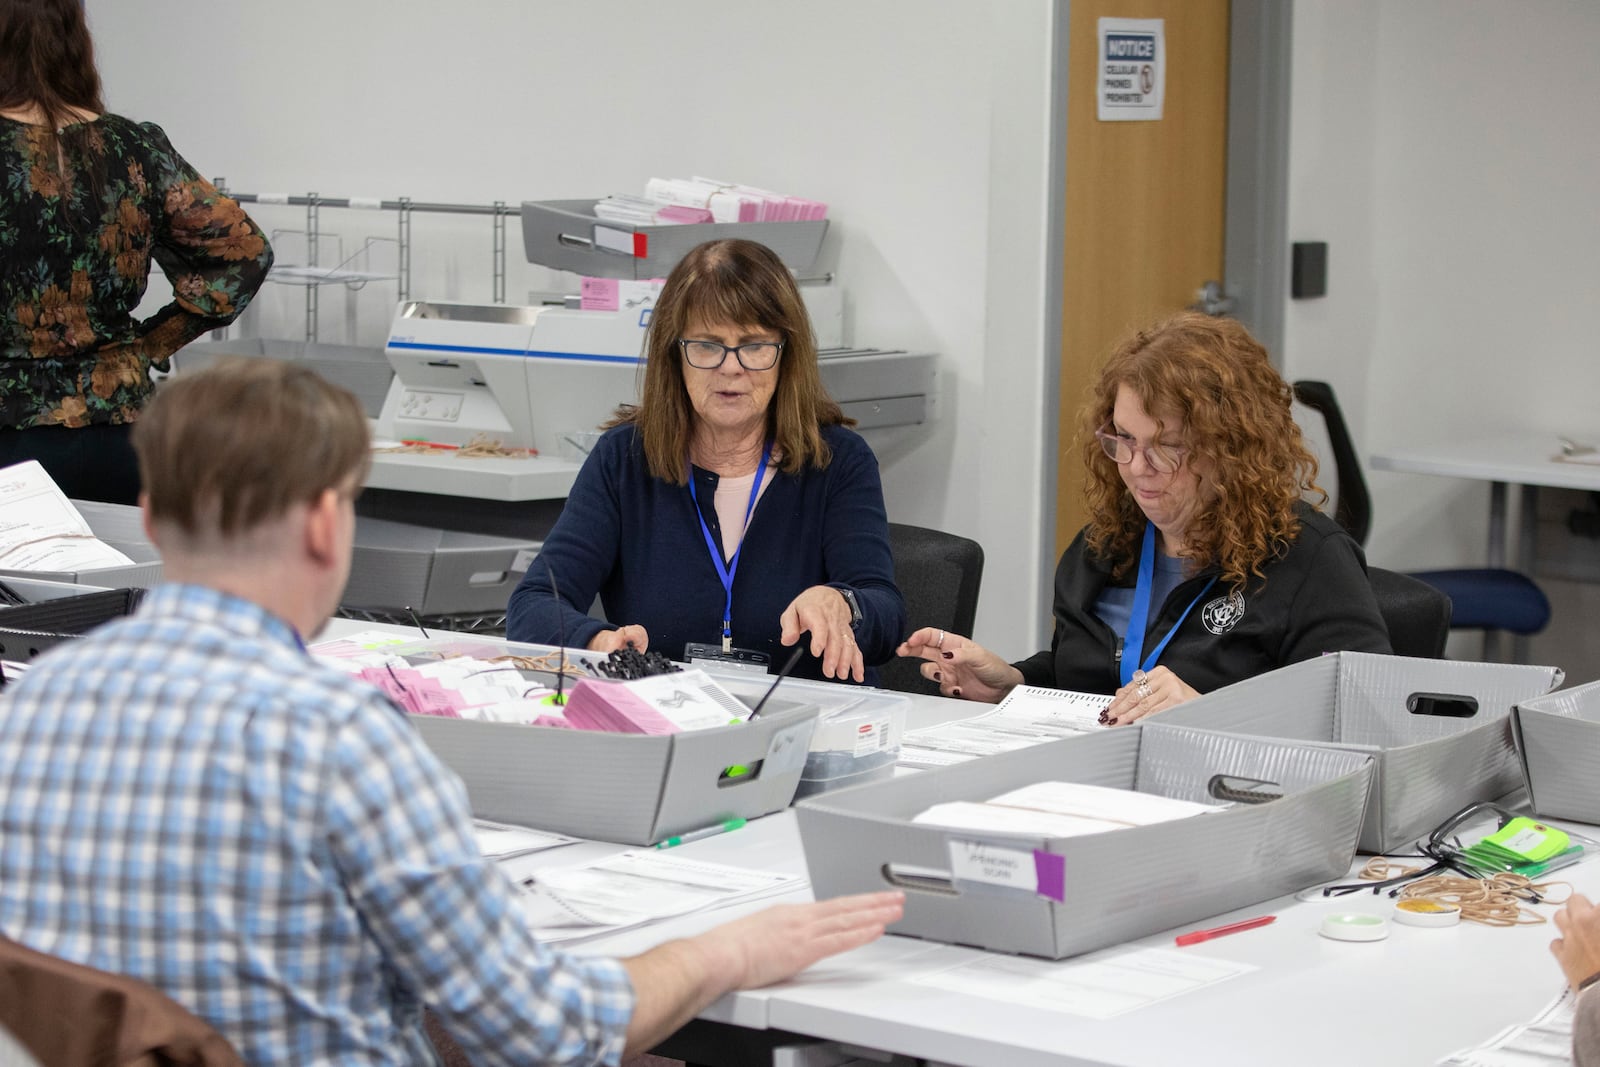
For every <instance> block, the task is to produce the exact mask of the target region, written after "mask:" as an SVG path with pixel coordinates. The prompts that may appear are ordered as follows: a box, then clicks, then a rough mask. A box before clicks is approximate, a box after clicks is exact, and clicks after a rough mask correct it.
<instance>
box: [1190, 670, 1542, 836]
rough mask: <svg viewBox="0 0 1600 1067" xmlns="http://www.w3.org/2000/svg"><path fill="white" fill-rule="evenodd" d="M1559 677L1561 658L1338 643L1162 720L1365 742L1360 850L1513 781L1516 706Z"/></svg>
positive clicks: (1426, 827)
mask: <svg viewBox="0 0 1600 1067" xmlns="http://www.w3.org/2000/svg"><path fill="white" fill-rule="evenodd" d="M1561 679H1562V673H1561V671H1560V670H1558V669H1557V668H1555V667H1531V666H1523V665H1521V664H1506V663H1458V662H1452V661H1448V660H1432V659H1417V658H1413V657H1410V656H1379V655H1374V654H1372V653H1366V652H1336V653H1330V654H1329V655H1325V656H1321V657H1318V658H1317V659H1313V660H1306V661H1305V662H1303V663H1296V664H1292V665H1290V666H1288V667H1282V668H1280V669H1278V670H1275V671H1270V672H1268V673H1266V674H1262V675H1258V676H1257V677H1255V678H1249V679H1246V680H1245V681H1242V682H1236V683H1234V684H1233V685H1230V686H1224V687H1223V688H1221V689H1218V690H1215V691H1214V692H1211V693H1207V694H1206V695H1204V696H1201V697H1198V698H1196V699H1194V700H1191V701H1189V702H1187V703H1185V704H1181V705H1179V706H1178V707H1176V708H1173V709H1172V710H1170V711H1165V712H1162V713H1161V721H1163V722H1166V723H1174V724H1181V725H1185V726H1194V727H1199V728H1202V729H1207V730H1222V731H1226V732H1228V733H1233V734H1246V735H1252V736H1258V737H1274V738H1286V739H1290V740H1293V741H1299V742H1304V743H1307V744H1313V745H1322V746H1328V747H1334V748H1343V749H1349V750H1352V751H1356V752H1365V753H1370V754H1371V755H1372V756H1373V757H1374V758H1375V760H1376V761H1377V765H1376V768H1375V770H1374V772H1373V776H1372V797H1371V800H1370V801H1369V803H1368V805H1367V819H1366V826H1365V828H1364V829H1363V830H1362V833H1361V850H1362V851H1363V852H1385V851H1388V850H1390V849H1395V848H1402V847H1405V846H1407V845H1409V844H1410V843H1411V842H1413V841H1415V840H1416V839H1417V838H1418V837H1420V836H1422V835H1423V834H1426V833H1428V832H1429V831H1430V830H1432V829H1433V828H1434V827H1436V826H1438V825H1439V824H1440V823H1441V822H1443V821H1444V820H1445V819H1446V818H1448V817H1449V816H1450V815H1452V814H1454V813H1455V812H1456V811H1458V810H1459V809H1461V808H1462V807H1464V806H1466V805H1467V804H1471V803H1473V802H1475V801H1480V800H1494V799H1496V798H1498V797H1501V796H1504V795H1505V794H1506V793H1509V792H1512V791H1514V790H1515V789H1517V788H1518V787H1519V786H1520V785H1521V784H1522V771H1521V768H1520V766H1519V764H1518V762H1517V756H1516V751H1515V748H1514V746H1513V744H1512V740H1511V721H1510V716H1511V708H1512V706H1513V705H1514V704H1517V703H1518V702H1520V701H1525V700H1529V699H1531V698H1533V697H1536V696H1539V695H1540V694H1543V693H1548V692H1549V691H1550V690H1552V689H1554V688H1555V687H1556V686H1558V685H1560V684H1561Z"/></svg>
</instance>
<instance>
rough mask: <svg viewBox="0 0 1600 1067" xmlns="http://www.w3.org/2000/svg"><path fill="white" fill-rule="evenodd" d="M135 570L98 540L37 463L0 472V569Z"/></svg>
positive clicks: (130, 563) (128, 561) (130, 561)
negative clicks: (127, 568) (120, 568)
mask: <svg viewBox="0 0 1600 1067" xmlns="http://www.w3.org/2000/svg"><path fill="white" fill-rule="evenodd" d="M132 565H133V560H131V559H129V558H128V557H127V556H125V555H123V554H122V553H121V552H118V551H117V550H116V549H114V548H112V547H111V546H110V545H108V544H106V543H105V542H104V541H101V540H100V539H98V538H97V537H95V535H94V531H93V530H91V529H90V528H89V523H88V522H87V521H86V520H85V519H84V517H83V516H82V515H81V514H79V513H78V509H77V508H75V507H73V506H72V501H70V500H68V499H67V496H66V494H65V493H63V492H62V491H61V489H60V488H59V487H58V486H57V485H56V483H55V481H54V480H53V479H51V477H50V475H48V474H46V473H45V470H44V468H43V467H41V466H40V465H39V463H38V461H37V460H31V459H30V460H28V461H27V462H26V463H18V464H16V465H15V466H11V467H6V468H5V469H4V470H0V569H4V570H9V571H73V572H76V571H85V570H93V569H95V568H99V567H129V566H132Z"/></svg>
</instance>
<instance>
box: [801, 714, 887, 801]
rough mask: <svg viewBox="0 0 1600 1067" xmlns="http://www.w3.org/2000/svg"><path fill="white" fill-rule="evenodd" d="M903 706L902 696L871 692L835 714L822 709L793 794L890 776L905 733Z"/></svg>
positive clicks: (820, 791) (808, 794) (856, 783)
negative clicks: (798, 782)
mask: <svg viewBox="0 0 1600 1067" xmlns="http://www.w3.org/2000/svg"><path fill="white" fill-rule="evenodd" d="M906 704H907V701H906V699H905V697H902V696H896V695H894V694H891V693H880V692H876V691H874V692H868V693H861V694H860V695H859V696H858V697H857V699H855V700H853V701H850V702H849V703H848V704H846V705H845V706H843V707H840V708H838V709H836V710H833V711H828V710H824V711H823V712H822V714H821V716H820V717H819V718H818V720H817V729H816V732H815V733H813V734H812V735H811V751H810V753H808V754H807V755H806V765H805V767H804V768H802V769H801V771H800V785H799V786H798V787H797V788H796V789H795V791H794V795H795V796H796V797H804V796H810V795H812V794H813V793H824V792H827V791H828V790H830V789H839V788H842V787H844V786H847V785H859V784H860V783H862V782H872V781H876V780H877V779H879V778H889V777H892V776H893V775H894V765H895V763H896V762H897V761H898V760H899V759H900V739H901V738H902V737H904V736H905V732H906Z"/></svg>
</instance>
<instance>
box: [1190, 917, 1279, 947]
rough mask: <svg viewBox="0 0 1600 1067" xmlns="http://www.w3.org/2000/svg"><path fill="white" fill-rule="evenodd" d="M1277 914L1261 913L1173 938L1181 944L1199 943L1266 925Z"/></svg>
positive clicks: (1272, 920) (1274, 918)
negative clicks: (1252, 917) (1251, 917)
mask: <svg viewBox="0 0 1600 1067" xmlns="http://www.w3.org/2000/svg"><path fill="white" fill-rule="evenodd" d="M1277 918H1278V917H1277V916H1276V915H1259V916H1257V917H1256V918H1254V919H1241V920H1240V921H1239V922H1236V923H1229V924H1228V925H1226V926H1213V927H1212V928H1211V929H1209V930H1191V931H1189V932H1188V933H1186V934H1179V935H1178V936H1177V937H1175V938H1174V939H1173V940H1175V941H1176V942H1177V943H1178V944H1179V945H1198V944H1199V943H1200V942H1202V941H1210V940H1211V939H1212V938H1213V937H1225V936H1227V935H1228V934H1236V933H1238V932H1239V931H1240V930H1254V929H1255V928H1256V927H1258V926H1265V925H1267V924H1268V923H1270V922H1274V921H1276V920H1277Z"/></svg>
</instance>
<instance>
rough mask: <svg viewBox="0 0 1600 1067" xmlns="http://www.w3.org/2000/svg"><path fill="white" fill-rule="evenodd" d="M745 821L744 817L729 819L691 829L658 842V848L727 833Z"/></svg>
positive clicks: (674, 846) (685, 843)
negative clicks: (713, 824)
mask: <svg viewBox="0 0 1600 1067" xmlns="http://www.w3.org/2000/svg"><path fill="white" fill-rule="evenodd" d="M745 821H746V820H744V819H728V820H725V821H723V822H720V823H718V824H717V825H715V826H707V827H705V828H704V829H702V830H690V831H689V832H688V833H686V834H679V835H678V836H677V837H669V838H667V839H666V840H665V841H658V842H656V848H676V847H677V846H679V845H687V844H688V843H689V842H690V841H699V840H700V839H701V838H703V837H715V836H717V835H718V834H725V833H727V832H728V831H729V830H737V829H739V827H741V826H743V825H744V824H745Z"/></svg>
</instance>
